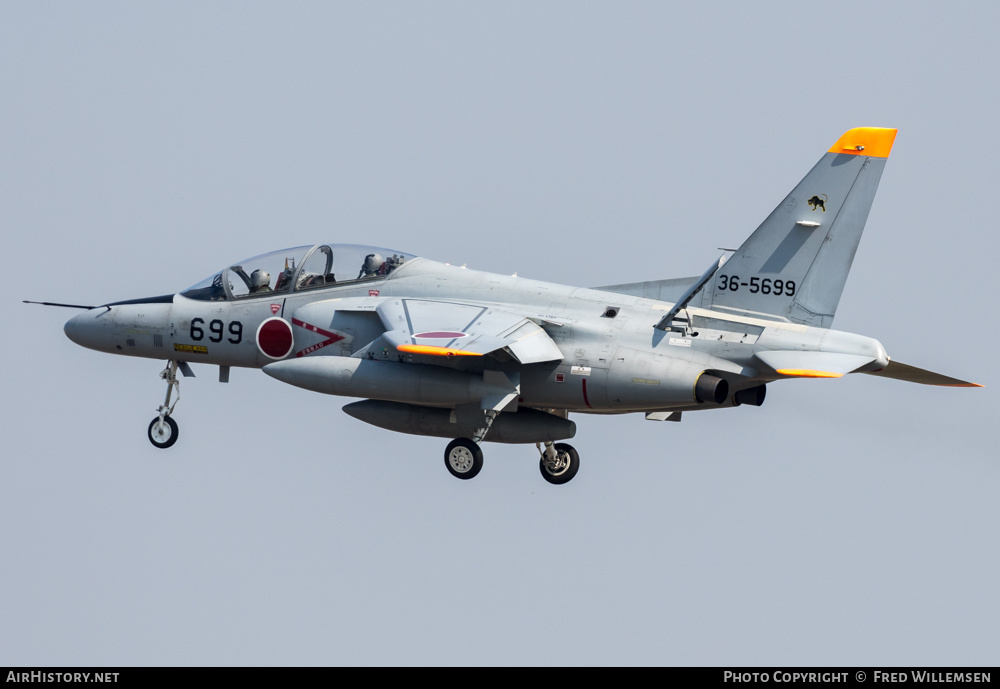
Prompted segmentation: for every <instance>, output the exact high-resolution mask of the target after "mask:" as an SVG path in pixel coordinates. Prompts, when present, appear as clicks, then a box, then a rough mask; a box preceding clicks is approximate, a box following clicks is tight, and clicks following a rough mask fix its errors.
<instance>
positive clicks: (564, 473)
mask: <svg viewBox="0 0 1000 689" xmlns="http://www.w3.org/2000/svg"><path fill="white" fill-rule="evenodd" d="M168 418H169V417H168ZM535 447H537V448H538V450H539V452H540V453H541V455H542V458H541V460H539V462H538V468H539V469H540V470H541V472H542V478H544V479H545V480H546V481H548V482H549V483H554V484H556V485H560V484H563V483H569V482H570V481H571V480H573V477H574V476H576V472H577V471H579V470H580V455H579V454H577V451H576V449H575V448H574V447H573V446H572V445H567V444H566V443H555V444H553V443H551V442H546V443H545V447H544V448H543V447H542V443H535ZM444 465H445V466H446V467H447V468H448V471H449V472H451V475H452V476H454V477H455V478H460V479H470V478H473V477H474V476H476V474H478V473H479V472H480V471H481V470H482V468H483V450H482V448H481V447H480V446H479V443H477V442H476V441H474V440H469V439H468V438H456V439H455V440H452V441H451V442H450V443H448V447H446V448H445V450H444Z"/></svg>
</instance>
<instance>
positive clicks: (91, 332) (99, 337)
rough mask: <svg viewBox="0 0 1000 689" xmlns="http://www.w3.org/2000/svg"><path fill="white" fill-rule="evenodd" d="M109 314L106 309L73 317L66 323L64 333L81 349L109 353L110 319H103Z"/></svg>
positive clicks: (93, 310)
mask: <svg viewBox="0 0 1000 689" xmlns="http://www.w3.org/2000/svg"><path fill="white" fill-rule="evenodd" d="M107 313H108V311H107V310H106V309H91V310H90V311H85V312H83V313H81V314H79V315H77V316H73V317H72V318H70V319H69V320H68V321H66V325H64V326H63V332H64V333H66V337H68V338H69V339H70V340H72V341H73V342H75V343H76V344H78V345H80V346H81V347H87V348H89V349H96V350H98V351H107V350H108V348H109V347H110V344H111V343H110V338H108V336H107V333H108V328H109V326H110V319H102V316H104V315H105V314H107Z"/></svg>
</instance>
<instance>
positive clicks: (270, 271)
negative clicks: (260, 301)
mask: <svg viewBox="0 0 1000 689" xmlns="http://www.w3.org/2000/svg"><path fill="white" fill-rule="evenodd" d="M414 258H416V256H414V255H412V254H407V253H404V252H402V251H392V250H391V249H382V248H380V247H374V246H363V245H359V244H316V245H313V246H297V247H294V248H291V249H283V250H281V251H273V252H271V253H268V254H261V255H260V256H254V257H253V258H248V259H246V260H244V261H240V262H239V263H235V264H233V265H231V266H229V268H227V269H225V270H223V271H221V272H219V273H216V274H215V275H213V276H212V277H209V278H205V279H204V280H202V281H201V282H199V283H198V284H197V285H194V286H192V287H189V288H188V289H186V290H184V291H183V292H181V294H182V295H183V296H185V297H187V298H189V299H199V300H202V301H225V300H228V299H244V298H247V297H254V296H265V295H275V294H288V293H289V292H302V291H305V290H311V289H317V288H319V287H330V286H333V285H343V284H349V283H354V282H360V281H365V280H376V279H381V278H385V277H387V276H388V275H389V274H390V273H392V272H393V271H394V270H396V269H397V268H399V267H400V266H402V265H403V264H404V263H406V262H407V261H409V260H411V259H414Z"/></svg>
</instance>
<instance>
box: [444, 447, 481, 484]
mask: <svg viewBox="0 0 1000 689" xmlns="http://www.w3.org/2000/svg"><path fill="white" fill-rule="evenodd" d="M444 465H445V466H446V467H448V471H450V472H451V475H452V476H454V477H455V478H461V479H470V478H472V477H473V476H475V475H476V474H478V473H479V472H480V470H481V469H482V468H483V451H482V449H481V448H480V447H479V445H476V444H475V443H474V442H472V441H471V440H469V439H468V438H456V439H455V440H452V441H451V442H450V443H448V447H446V448H445V450H444Z"/></svg>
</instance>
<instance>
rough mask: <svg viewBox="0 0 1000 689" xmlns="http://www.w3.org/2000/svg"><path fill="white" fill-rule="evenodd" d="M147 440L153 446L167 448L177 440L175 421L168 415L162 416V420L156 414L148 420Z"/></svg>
mask: <svg viewBox="0 0 1000 689" xmlns="http://www.w3.org/2000/svg"><path fill="white" fill-rule="evenodd" d="M149 442H151V443H153V447H159V448H161V449H164V450H165V449H167V448H168V447H170V446H171V445H173V444H174V443H176V442H177V422H176V421H174V420H173V419H171V418H170V417H169V416H164V417H163V420H162V421H161V420H160V417H159V416H157V417H156V418H155V419H153V420H152V421H150V422H149Z"/></svg>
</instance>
